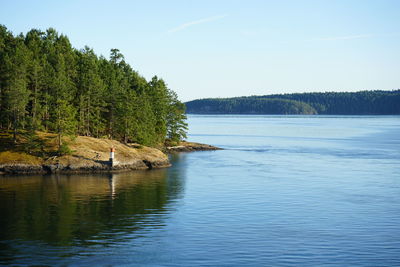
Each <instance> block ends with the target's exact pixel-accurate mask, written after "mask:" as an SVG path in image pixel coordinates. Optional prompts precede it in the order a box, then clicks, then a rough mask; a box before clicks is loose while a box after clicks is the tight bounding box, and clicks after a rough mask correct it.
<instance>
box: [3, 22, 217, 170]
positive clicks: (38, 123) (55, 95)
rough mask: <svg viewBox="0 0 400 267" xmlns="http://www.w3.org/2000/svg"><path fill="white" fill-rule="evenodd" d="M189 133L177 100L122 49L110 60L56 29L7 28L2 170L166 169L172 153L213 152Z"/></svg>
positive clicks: (175, 96) (183, 112) (183, 111)
mask: <svg viewBox="0 0 400 267" xmlns="http://www.w3.org/2000/svg"><path fill="white" fill-rule="evenodd" d="M187 129H188V124H187V122H186V113H185V105H184V104H183V103H182V102H181V101H180V100H179V99H178V96H177V94H176V93H175V92H174V91H173V90H171V89H170V88H168V86H167V83H166V82H165V81H164V80H163V79H161V78H159V77H157V76H153V77H152V78H151V79H149V80H147V79H146V78H144V77H143V76H141V75H140V74H139V73H138V72H137V71H136V70H134V69H133V68H132V67H131V66H130V65H129V64H128V62H127V60H126V59H125V57H124V55H123V54H122V53H121V52H120V51H119V50H118V49H115V48H113V49H111V50H110V56H109V58H105V57H104V56H98V55H96V54H95V52H94V51H93V49H91V48H90V47H87V46H85V47H84V48H83V49H76V48H74V47H72V45H71V43H70V41H69V39H68V37H67V36H66V35H64V34H59V33H58V32H57V31H56V30H55V29H53V28H49V29H47V30H45V31H42V30H40V29H32V30H30V31H29V32H27V33H26V34H23V33H21V34H14V33H12V32H10V31H9V30H8V29H7V28H6V27H5V26H3V25H0V172H2V173H55V172H100V171H120V170H142V169H153V168H164V167H168V166H170V162H169V160H168V156H167V155H166V154H165V153H164V152H167V153H168V152H171V151H178V150H182V151H183V150H186V151H194V150H196V151H197V150H205V149H207V150H208V149H211V147H210V146H206V145H201V144H196V145H195V144H193V143H184V142H183V143H182V141H183V140H185V139H186V138H187V136H186V132H187ZM110 150H112V151H115V152H114V154H115V158H114V159H112V160H111V161H110V157H111V155H110Z"/></svg>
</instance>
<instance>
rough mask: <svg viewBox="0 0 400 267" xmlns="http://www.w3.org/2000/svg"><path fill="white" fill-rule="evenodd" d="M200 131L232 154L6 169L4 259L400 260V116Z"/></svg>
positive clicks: (257, 119) (298, 119)
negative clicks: (130, 167) (101, 168)
mask: <svg viewBox="0 0 400 267" xmlns="http://www.w3.org/2000/svg"><path fill="white" fill-rule="evenodd" d="M189 125H190V133H189V139H190V140H192V141H197V142H203V143H208V144H213V145H217V146H220V147H223V148H225V150H221V151H214V152H196V153H181V154H178V155H174V156H171V161H172V163H173V167H171V168H169V169H163V170H155V171H146V172H132V173H120V174H113V175H70V176H64V175H60V176H25V177H21V176H18V177H0V205H1V206H0V216H1V217H0V229H1V232H0V265H7V264H10V265H83V266H88V265H135V264H136V265H157V266H160V265H161V266H173V265H181V266H196V265H202V266H246V265H247V266H265V265H274V266H279V265H282V266H285V265H294V266H317V265H318V266H320V265H337V266H346V265H347V266H399V265H400V223H399V222H400V117H396V116H393V117H389V116H380V117H373V116H371V117H367V116H362V117H350V116H342V117H333V116H328V117H322V116H304V117H302V116H292V117H291V116H193V115H192V116H189Z"/></svg>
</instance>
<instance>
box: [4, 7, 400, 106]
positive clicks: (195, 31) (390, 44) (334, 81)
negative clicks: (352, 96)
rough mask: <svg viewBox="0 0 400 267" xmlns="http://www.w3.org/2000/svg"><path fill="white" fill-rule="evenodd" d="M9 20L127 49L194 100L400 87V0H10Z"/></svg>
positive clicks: (75, 40) (137, 62) (19, 27)
mask: <svg viewBox="0 0 400 267" xmlns="http://www.w3.org/2000/svg"><path fill="white" fill-rule="evenodd" d="M0 24H4V25H5V26H6V27H7V28H8V29H9V30H10V31H12V32H13V33H14V34H18V33H20V32H24V33H26V32H27V31H28V30H30V29H31V28H39V29H42V30H45V29H47V28H49V27H54V28H56V30H58V31H59V32H60V33H64V34H66V35H67V36H68V37H69V38H70V40H71V43H72V45H73V46H74V47H76V48H83V47H84V45H88V46H90V47H92V48H93V49H94V50H95V51H96V53H97V54H102V55H104V56H107V57H108V55H109V50H110V49H111V48H118V49H120V50H121V52H122V53H123V54H124V55H125V58H126V60H127V61H128V62H129V63H130V64H131V65H132V67H133V68H134V69H136V70H138V71H139V73H140V74H142V75H143V76H145V77H146V78H151V77H152V76H153V75H158V76H159V77H162V78H163V79H164V80H165V81H166V82H167V84H168V86H169V87H170V88H171V89H173V90H175V91H176V92H177V93H178V95H179V96H180V98H181V99H182V100H184V101H187V100H192V99H196V98H205V97H229V96H242V95H264V94H271V93H291V92H310V91H357V90H372V89H385V90H390V89H397V88H400V1H398V0H371V1H369V0H358V1H357V0H314V1H311V0H310V1H306V0H304V1H301V0H293V1H289V0H288V1H286V0H280V1H278V0H276V1H268V0H260V1H256V0H246V1H245V0H242V1H234V0H210V1H208V0H201V1H194V0H192V1H191V0H181V1H174V0H168V1H167V0H165V1H164V0H159V1H152V0H146V1H145V0H143V1H128V0H126V1H122V0H112V1H111V0H110V1H100V0H82V1H78V0H69V1H55V0H45V1H40V0H36V1H28V0H26V1H22V0H2V1H1V2H0Z"/></svg>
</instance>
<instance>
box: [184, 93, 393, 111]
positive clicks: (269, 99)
mask: <svg viewBox="0 0 400 267" xmlns="http://www.w3.org/2000/svg"><path fill="white" fill-rule="evenodd" d="M185 104H186V109H187V113H193V114H321V115H396V114H400V90H393V91H360V92H325V93H296V94H275V95H264V96H249V97H233V98H209V99H198V100H193V101H189V102H186V103H185Z"/></svg>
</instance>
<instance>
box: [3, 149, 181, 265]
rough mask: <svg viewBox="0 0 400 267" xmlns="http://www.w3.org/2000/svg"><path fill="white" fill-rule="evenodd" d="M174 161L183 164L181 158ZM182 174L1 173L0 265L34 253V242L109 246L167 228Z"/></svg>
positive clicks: (66, 245)
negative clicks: (169, 212) (44, 174)
mask: <svg viewBox="0 0 400 267" xmlns="http://www.w3.org/2000/svg"><path fill="white" fill-rule="evenodd" d="M172 160H173V161H174V162H175V163H176V164H177V165H179V164H178V161H179V157H177V156H175V157H174V158H173V159H172ZM182 173H183V172H182V171H180V172H176V171H174V169H173V168H172V169H171V170H167V169H161V170H152V171H138V172H123V173H115V174H107V175H99V174H96V175H53V176H8V177H1V179H0V203H1V207H0V214H1V217H0V229H2V231H1V232H0V251H1V252H0V253H1V254H0V263H1V262H8V261H12V260H13V255H15V256H17V255H21V254H24V253H27V254H29V253H32V250H33V251H34V250H35V248H36V247H32V245H30V243H29V242H34V243H35V242H37V244H47V245H51V246H56V247H57V246H58V247H64V248H65V247H69V246H93V245H97V244H102V245H107V244H112V243H115V242H116V241H118V239H127V238H130V239H134V238H136V237H137V236H136V234H137V235H139V236H140V233H141V232H143V231H146V229H145V228H146V227H151V229H154V228H159V227H163V226H164V225H165V223H164V220H165V218H166V216H168V211H169V209H171V208H173V205H170V203H173V202H174V201H176V200H177V199H179V198H181V197H182V194H183V177H181V176H179V175H182ZM34 243H32V244H34ZM25 250H28V251H25ZM49 253H50V252H49ZM28 262H29V261H28Z"/></svg>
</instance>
